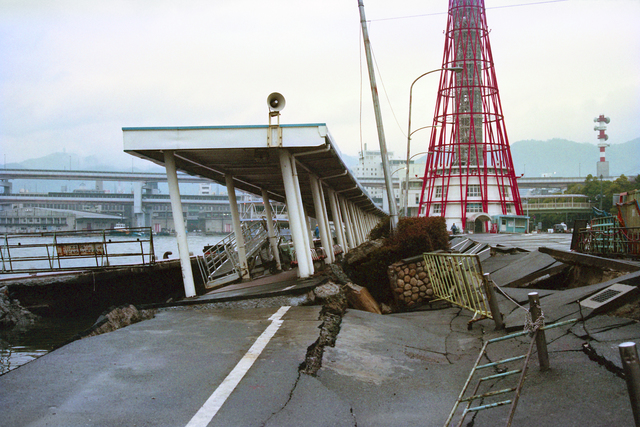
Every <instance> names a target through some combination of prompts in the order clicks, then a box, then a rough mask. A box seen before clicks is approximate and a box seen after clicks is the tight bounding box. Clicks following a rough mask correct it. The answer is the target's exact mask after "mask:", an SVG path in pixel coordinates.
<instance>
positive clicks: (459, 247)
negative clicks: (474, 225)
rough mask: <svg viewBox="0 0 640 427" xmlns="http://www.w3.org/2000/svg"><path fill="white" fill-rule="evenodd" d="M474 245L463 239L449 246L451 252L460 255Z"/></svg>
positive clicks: (474, 243) (472, 242)
mask: <svg viewBox="0 0 640 427" xmlns="http://www.w3.org/2000/svg"><path fill="white" fill-rule="evenodd" d="M475 245H476V242H474V241H472V240H469V239H465V240H463V241H461V242H459V243H456V244H455V245H453V246H451V250H452V251H457V252H460V253H465V252H466V251H467V250H468V249H469V248H471V247H473V246H475Z"/></svg>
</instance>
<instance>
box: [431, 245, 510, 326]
mask: <svg viewBox="0 0 640 427" xmlns="http://www.w3.org/2000/svg"><path fill="white" fill-rule="evenodd" d="M424 261H425V268H426V270H427V274H428V275H429V280H430V281H431V286H432V288H433V293H434V295H435V296H436V297H438V298H439V299H443V300H445V301H449V302H450V303H452V304H455V305H457V306H460V307H463V308H466V309H468V310H470V311H473V313H474V315H473V318H472V319H471V321H470V322H469V323H470V324H471V323H472V322H476V321H478V320H482V319H487V318H490V319H493V320H494V321H495V322H496V327H497V328H498V329H501V328H502V327H503V323H502V316H501V315H500V311H499V310H498V307H497V302H496V298H495V294H494V291H493V284H492V283H491V281H490V280H489V277H488V276H489V275H488V274H483V273H482V265H481V264H480V257H479V256H478V255H476V254H453V253H434V252H430V253H425V254H424Z"/></svg>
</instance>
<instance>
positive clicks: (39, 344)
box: [0, 234, 224, 375]
mask: <svg viewBox="0 0 640 427" xmlns="http://www.w3.org/2000/svg"><path fill="white" fill-rule="evenodd" d="M223 237H224V236H221V235H220V236H218V235H213V236H207V235H199V234H189V235H187V243H188V245H189V252H191V253H192V254H193V255H196V256H197V255H202V252H203V248H204V246H205V245H211V244H215V243H217V242H218V241H220V240H221V239H222V238H223ZM42 243H45V242H44V241H43V242H42ZM153 249H154V253H155V255H156V257H157V258H158V259H162V257H163V255H164V254H167V257H168V259H178V258H179V256H178V245H177V242H176V238H175V236H154V237H153ZM169 252H170V254H168V253H169ZM39 274H43V273H39ZM194 274H199V273H198V272H195V271H194ZM17 276H18V275H17V274H11V275H9V274H7V275H0V286H2V280H3V279H9V278H15V277H17ZM23 276H24V274H23ZM99 314H100V313H96V314H95V315H91V316H85V317H80V318H48V317H42V318H40V319H38V320H37V321H36V322H35V324H34V325H33V327H31V328H29V329H28V330H25V331H0V375H2V374H4V373H6V372H8V371H10V370H12V369H15V368H17V367H19V366H21V365H24V364H25V363H28V362H30V361H32V360H34V359H36V358H38V357H40V356H42V355H44V354H47V353H48V352H50V351H52V350H54V349H56V348H58V347H60V346H62V345H64V344H66V343H67V342H69V341H70V340H71V339H73V337H74V336H76V335H77V334H79V333H81V332H83V331H85V330H87V329H88V328H90V327H91V325H93V324H94V323H95V321H96V320H97V318H98V315H99Z"/></svg>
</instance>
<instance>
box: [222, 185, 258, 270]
mask: <svg viewBox="0 0 640 427" xmlns="http://www.w3.org/2000/svg"><path fill="white" fill-rule="evenodd" d="M224 179H225V182H226V184H227V194H228V196H229V205H230V207H231V219H232V220H233V233H234V234H235V236H236V250H237V251H238V262H239V263H240V278H241V279H243V280H248V279H251V275H250V274H249V264H248V263H247V252H246V248H245V246H244V235H243V234H242V226H241V225H240V213H239V212H238V200H237V199H236V186H235V185H234V184H233V176H231V175H225V176H224Z"/></svg>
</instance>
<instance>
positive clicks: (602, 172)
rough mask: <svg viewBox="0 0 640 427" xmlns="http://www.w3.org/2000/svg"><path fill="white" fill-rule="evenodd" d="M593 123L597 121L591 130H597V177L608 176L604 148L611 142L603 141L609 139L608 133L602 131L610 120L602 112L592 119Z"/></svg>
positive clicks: (607, 164)
mask: <svg viewBox="0 0 640 427" xmlns="http://www.w3.org/2000/svg"><path fill="white" fill-rule="evenodd" d="M593 121H594V122H595V123H597V124H596V125H595V126H594V127H593V130H595V131H598V141H600V142H599V143H598V147H599V148H600V161H599V162H598V163H596V171H597V177H601V176H602V177H604V178H606V177H608V176H609V162H607V161H606V159H605V154H604V149H605V148H606V147H608V146H609V145H611V144H607V143H606V142H605V141H606V140H608V139H609V135H607V134H606V133H604V131H606V130H607V125H608V124H609V122H610V121H611V119H609V117H605V116H604V114H600V116H598V117H596V118H595V119H593Z"/></svg>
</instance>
